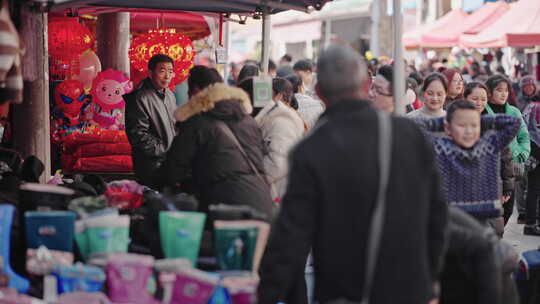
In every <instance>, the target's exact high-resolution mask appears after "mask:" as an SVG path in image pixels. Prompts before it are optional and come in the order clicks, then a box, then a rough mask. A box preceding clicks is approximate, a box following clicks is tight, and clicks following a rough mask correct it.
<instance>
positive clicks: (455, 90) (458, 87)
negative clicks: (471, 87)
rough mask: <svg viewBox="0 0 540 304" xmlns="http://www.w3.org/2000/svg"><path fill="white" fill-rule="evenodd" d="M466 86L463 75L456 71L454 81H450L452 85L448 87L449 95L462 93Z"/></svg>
mask: <svg viewBox="0 0 540 304" xmlns="http://www.w3.org/2000/svg"><path fill="white" fill-rule="evenodd" d="M464 88H465V87H464V85H463V77H461V75H460V74H458V73H456V74H455V75H454V78H453V79H452V81H450V87H448V95H450V96H454V97H455V96H458V95H461V94H462V93H463V89H464Z"/></svg>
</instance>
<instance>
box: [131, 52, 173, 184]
mask: <svg viewBox="0 0 540 304" xmlns="http://www.w3.org/2000/svg"><path fill="white" fill-rule="evenodd" d="M148 75H149V77H148V78H146V79H144V80H143V81H141V83H140V84H139V86H138V88H137V89H136V90H134V91H133V92H131V93H129V94H126V95H124V99H125V100H126V134H127V136H128V140H129V143H130V144H131V148H132V152H131V155H132V156H133V167H134V170H135V175H136V176H137V180H138V181H139V183H141V184H143V185H147V186H150V187H152V186H154V181H153V177H154V175H155V172H156V170H157V168H158V167H159V166H160V164H161V163H162V162H163V161H164V160H165V155H166V153H167V150H169V148H170V146H171V143H172V141H173V138H174V136H175V135H176V130H175V126H174V124H175V121H174V117H173V115H174V114H173V113H174V110H175V108H176V99H175V97H174V94H173V93H172V92H171V91H170V90H169V89H168V87H169V85H170V83H171V80H172V79H173V78H174V61H173V60H172V59H171V58H170V57H169V56H166V55H163V54H158V55H155V56H153V57H152V58H150V61H149V62H148Z"/></svg>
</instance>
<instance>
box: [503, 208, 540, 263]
mask: <svg viewBox="0 0 540 304" xmlns="http://www.w3.org/2000/svg"><path fill="white" fill-rule="evenodd" d="M517 216H518V212H517V210H514V213H513V214H512V217H511V218H510V220H509V221H508V224H507V225H506V227H505V229H504V235H503V240H505V241H507V242H509V243H510V244H512V246H514V248H516V250H517V251H518V252H519V253H522V252H524V251H528V250H535V249H536V250H537V249H538V248H539V247H540V236H530V235H524V234H523V226H525V225H520V224H518V223H517Z"/></svg>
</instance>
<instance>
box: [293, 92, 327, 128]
mask: <svg viewBox="0 0 540 304" xmlns="http://www.w3.org/2000/svg"><path fill="white" fill-rule="evenodd" d="M294 96H295V97H296V100H297V101H298V114H299V115H300V117H301V118H302V120H303V121H304V122H305V123H306V125H307V127H308V129H311V127H313V126H314V125H315V123H316V122H317V120H318V119H319V116H321V114H322V113H323V112H324V109H325V106H324V104H323V103H322V101H320V100H318V99H315V98H312V97H311V96H309V95H306V94H300V93H297V94H294Z"/></svg>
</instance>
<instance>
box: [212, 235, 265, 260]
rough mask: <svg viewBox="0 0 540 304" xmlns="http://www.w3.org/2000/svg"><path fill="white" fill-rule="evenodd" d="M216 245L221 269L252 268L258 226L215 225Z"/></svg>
mask: <svg viewBox="0 0 540 304" xmlns="http://www.w3.org/2000/svg"><path fill="white" fill-rule="evenodd" d="M214 233H215V239H214V242H215V247H216V256H217V261H218V265H219V267H220V268H221V270H252V269H253V258H254V256H255V248H256V246H257V236H258V234H259V228H257V227H244V228H240V227H236V228H235V227H220V228H218V227H215V230H214Z"/></svg>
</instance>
